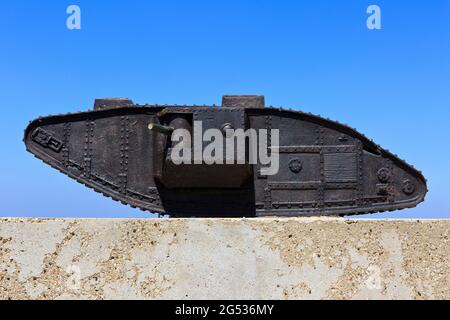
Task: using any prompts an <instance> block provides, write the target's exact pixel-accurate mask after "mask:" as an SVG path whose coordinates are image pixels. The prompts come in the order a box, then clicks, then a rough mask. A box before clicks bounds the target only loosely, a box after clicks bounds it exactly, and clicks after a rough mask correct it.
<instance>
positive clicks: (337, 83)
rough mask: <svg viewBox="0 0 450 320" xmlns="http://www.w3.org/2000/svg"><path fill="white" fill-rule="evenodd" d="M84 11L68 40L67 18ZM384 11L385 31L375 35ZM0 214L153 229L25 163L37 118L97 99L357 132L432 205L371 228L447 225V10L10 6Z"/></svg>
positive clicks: (2, 80) (435, 6)
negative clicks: (407, 171)
mask: <svg viewBox="0 0 450 320" xmlns="http://www.w3.org/2000/svg"><path fill="white" fill-rule="evenodd" d="M71 4H76V5H78V6H80V8H81V23H82V25H81V26H82V28H81V30H72V31H71V30H68V29H67V27H66V19H67V17H68V15H67V14H66V8H67V7H68V6H69V5H71ZM371 4H376V5H378V6H379V7H380V8H381V12H382V30H368V28H367V27H366V19H367V17H368V15H367V14H366V9H367V7H368V6H369V5H371ZM0 41H1V42H0V43H1V49H2V50H0V101H1V104H0V108H1V115H2V117H1V120H0V124H1V127H0V133H1V137H2V146H1V148H0V155H1V156H0V164H1V168H2V183H1V184H0V188H1V189H0V194H1V198H2V209H1V211H0V216H8V217H12V216H24V217H25V216H26V217H146V216H149V215H148V214H146V213H143V212H141V211H139V210H134V209H131V208H129V207H126V206H123V205H120V204H118V203H116V202H114V201H112V200H110V199H107V198H104V197H102V196H101V195H99V194H97V193H95V192H93V191H91V190H89V189H87V188H85V187H83V186H82V185H79V184H78V183H76V182H75V181H72V180H70V179H69V178H67V177H65V176H64V175H61V174H60V173H58V172H57V171H55V170H53V169H51V168H50V167H48V166H46V165H44V164H42V163H41V162H40V161H38V160H36V159H34V158H33V157H32V156H31V155H30V154H28V153H26V152H25V148H24V145H23V143H22V135H23V129H24V128H25V127H26V125H27V124H28V121H29V120H32V119H34V118H36V117H38V116H41V115H48V114H59V113H66V112H75V111H78V110H85V109H88V108H91V106H92V104H93V100H94V99H95V98H96V97H130V98H132V99H133V100H134V101H135V102H139V103H146V102H147V103H177V104H214V103H215V104H220V101H221V96H222V95H223V94H229V93H231V94H264V95H265V96H266V101H267V103H268V104H273V105H277V106H284V107H291V108H294V109H299V110H304V111H309V112H312V113H316V114H320V115H323V116H326V117H329V118H331V119H336V120H339V121H341V122H345V123H348V124H350V125H351V126H353V127H356V128H357V129H358V130H359V131H361V132H362V133H364V134H366V135H367V136H369V137H370V138H372V139H374V140H375V141H376V142H377V143H379V144H380V145H382V146H383V147H384V148H387V149H390V150H392V151H393V152H394V153H396V154H398V155H399V156H400V157H402V158H404V159H406V160H407V161H408V162H409V163H411V164H413V165H414V166H416V167H417V168H419V169H421V170H422V171H423V172H424V174H425V176H426V177H427V178H428V180H429V188H430V193H429V195H428V198H427V201H426V202H425V203H424V204H422V205H420V206H419V207H418V208H416V209H411V210H406V211H400V212H394V213H384V214H377V215H373V216H370V217H371V218H374V217H376V218H378V217H380V218H397V217H402V218H419V217H420V218H440V217H447V218H448V217H450V202H449V201H448V198H449V196H450V192H449V182H450V170H449V164H450V149H449V143H448V137H449V136H450V129H449V125H448V122H449V117H450V110H449V103H450V81H449V80H450V1H448V0H445V1H444V0H433V1H424V0H414V1H403V0H398V1H376V0H373V1H362V0H346V1H336V0H329V1H324V0H319V1H317V0H315V1H313V0H308V1H299V0H296V1H267V0H258V1H256V0H255V1H251V0H240V1H236V0H227V1H204V0H199V1H138V0H128V1H92V0H91V1H85V0H79V1H76V0H72V1H62V0H61V1H50V0H47V1H29V0H27V1H24V0H15V1H11V0H10V1H2V3H1V5H0Z"/></svg>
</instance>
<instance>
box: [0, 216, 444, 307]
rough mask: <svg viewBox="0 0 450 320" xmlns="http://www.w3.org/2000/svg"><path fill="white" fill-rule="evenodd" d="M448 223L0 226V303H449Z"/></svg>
mask: <svg viewBox="0 0 450 320" xmlns="http://www.w3.org/2000/svg"><path fill="white" fill-rule="evenodd" d="M449 233H450V220H445V221H444V220H441V221H380V220H378V221H364V220H358V221H348V220H341V219H286V220H284V219H254V220H245V219H243V220H241V219H236V220H233V219H218V220H211V219H200V220H183V219H176V220H153V219H148V220H68V219H64V220H58V219H57V220H29V219H25V220H20V219H3V220H0V298H1V299H10V298H12V299H29V298H31V299H67V298H77V299H115V298H119V299H122V298H123V299H134V298H138V299H141V298H148V299H171V298H181V299H183V298H186V299H214V298H217V299H228V298H236V299H376V298H381V299H449V298H450V275H449V265H450V264H449V259H450V245H449V236H450V235H449Z"/></svg>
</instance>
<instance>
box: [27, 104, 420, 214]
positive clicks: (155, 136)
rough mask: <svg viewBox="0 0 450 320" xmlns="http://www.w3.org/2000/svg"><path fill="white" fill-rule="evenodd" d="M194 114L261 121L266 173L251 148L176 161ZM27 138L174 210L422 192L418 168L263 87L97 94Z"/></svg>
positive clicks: (200, 118)
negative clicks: (273, 160) (232, 91)
mask: <svg viewBox="0 0 450 320" xmlns="http://www.w3.org/2000/svg"><path fill="white" fill-rule="evenodd" d="M196 123H202V128H201V130H202V132H201V133H205V132H206V131H207V130H208V129H217V130H220V131H221V132H223V134H224V136H226V134H227V133H226V130H228V129H233V130H243V131H245V130H249V129H254V130H255V131H256V132H261V130H265V131H266V132H267V133H268V137H267V138H268V139H267V143H266V145H264V148H266V149H267V154H268V155H271V154H275V153H276V154H277V155H278V171H277V172H276V173H275V174H270V175H267V174H264V172H265V170H266V169H267V168H266V167H267V164H262V163H260V162H256V163H252V162H250V161H249V159H248V156H246V158H245V161H243V162H241V163H237V162H235V163H233V164H231V163H230V164H220V163H219V164H217V163H215V164H206V163H204V162H202V163H201V164H193V163H183V164H175V163H174V161H173V159H172V158H171V157H170V155H171V154H172V153H171V152H172V151H173V150H174V148H175V147H176V143H175V142H173V141H172V139H171V134H172V132H174V131H175V130H177V129H182V130H185V132H190V133H192V132H193V131H195V124H196ZM274 130H277V131H278V134H279V141H278V142H277V143H276V144H273V143H272V142H273V141H272V140H271V138H272V137H273V136H271V132H273V131H274ZM24 142H25V145H26V147H27V150H28V151H29V152H31V153H32V154H33V155H35V156H36V157H37V158H39V159H41V160H42V161H44V162H45V163H47V164H48V165H50V166H52V167H53V168H55V169H57V170H59V171H60V172H62V173H64V174H66V175H68V176H69V177H71V178H73V179H75V180H76V181H78V182H80V183H83V184H84V185H85V186H87V187H90V188H92V189H94V190H95V191H97V192H100V193H102V194H103V195H104V196H107V197H111V198H112V199H114V200H117V201H120V202H122V203H123V204H128V205H130V206H132V207H134V208H140V209H142V210H145V211H149V212H153V213H159V214H164V215H170V216H172V217H258V216H280V217H281V216H285V217H293V216H345V215H356V214H368V213H376V212H383V211H393V210H400V209H405V208H412V207H415V206H417V205H418V204H419V203H421V202H422V201H424V199H425V196H426V193H427V182H426V179H425V178H424V177H423V175H422V173H421V172H419V171H418V170H416V169H415V168H414V167H412V166H411V165H409V164H407V163H406V162H405V161H404V160H401V159H399V158H398V157H397V156H395V155H394V154H392V153H390V152H389V151H387V150H384V149H383V148H381V147H380V146H378V145H376V144H375V143H374V142H372V141H371V140H369V139H367V138H366V137H365V136H364V135H362V134H360V133H358V132H357V131H356V130H354V129H352V128H350V127H348V126H346V125H343V124H340V123H338V122H334V121H331V120H329V119H324V118H321V117H319V116H315V115H312V114H309V113H304V112H298V111H293V110H285V109H282V108H272V107H265V106H264V97H261V96H224V97H223V102H222V106H220V107H216V106H175V105H174V106H169V105H164V106H162V105H135V104H134V103H133V102H132V101H131V100H128V99H97V100H96V102H95V106H94V110H93V111H87V112H80V113H74V114H65V115H56V116H48V117H41V118H38V119H36V120H34V121H32V122H31V123H30V124H29V126H28V127H27V128H26V130H25V136H24ZM202 143H203V144H204V146H206V145H207V143H206V142H202ZM245 148H246V150H245V151H246V152H247V154H248V153H250V152H249V151H250V150H249V148H250V147H249V144H248V143H246V144H245ZM234 153H235V155H236V153H237V150H234Z"/></svg>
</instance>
